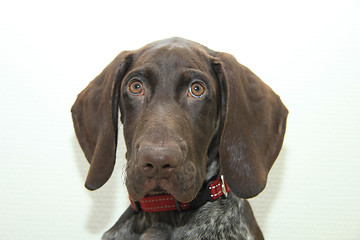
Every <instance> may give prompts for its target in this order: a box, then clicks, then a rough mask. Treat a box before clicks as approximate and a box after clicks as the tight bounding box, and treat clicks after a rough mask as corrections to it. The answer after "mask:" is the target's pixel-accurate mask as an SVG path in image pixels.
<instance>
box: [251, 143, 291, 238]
mask: <svg viewBox="0 0 360 240" xmlns="http://www.w3.org/2000/svg"><path fill="white" fill-rule="evenodd" d="M286 155H287V149H286V145H284V146H283V147H282V149H281V152H280V155H279V157H278V158H277V160H276V161H275V163H274V165H273V167H272V168H271V171H270V173H269V176H268V182H267V186H266V188H265V189H264V191H263V192H262V193H260V195H258V196H257V197H255V198H253V199H250V201H249V202H250V204H251V207H252V209H253V211H254V215H255V218H256V221H257V222H258V224H259V226H260V228H261V230H262V231H263V233H265V232H266V223H267V219H268V217H269V215H270V214H271V210H272V206H273V205H274V203H275V202H276V201H277V200H278V197H279V194H280V191H281V187H282V183H283V179H284V175H285V168H286V161H288V160H289V159H286ZM265 238H266V236H265Z"/></svg>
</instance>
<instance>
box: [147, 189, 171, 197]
mask: <svg viewBox="0 0 360 240" xmlns="http://www.w3.org/2000/svg"><path fill="white" fill-rule="evenodd" d="M167 194H169V193H168V192H167V191H166V190H165V189H163V188H162V187H156V188H154V189H153V190H151V191H149V193H147V194H146V196H157V195H167Z"/></svg>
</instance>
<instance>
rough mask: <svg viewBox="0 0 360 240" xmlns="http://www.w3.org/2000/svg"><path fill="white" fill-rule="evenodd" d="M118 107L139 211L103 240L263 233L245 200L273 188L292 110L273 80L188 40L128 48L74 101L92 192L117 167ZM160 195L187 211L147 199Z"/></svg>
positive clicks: (134, 204)
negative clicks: (270, 175) (269, 186)
mask: <svg viewBox="0 0 360 240" xmlns="http://www.w3.org/2000/svg"><path fill="white" fill-rule="evenodd" d="M119 108H120V112H121V122H122V123H123V126H124V138H125V142H126V147H127V153H126V159H127V168H126V175H127V179H126V186H127V189H128V192H129V196H130V198H131V200H132V208H129V209H128V210H127V211H126V213H125V214H124V215H123V216H122V217H121V218H120V220H119V221H118V223H117V224H116V225H115V226H114V227H113V228H112V229H111V230H110V231H109V232H107V233H106V234H105V235H104V239H262V234H261V231H260V230H259V228H258V226H257V224H256V221H255V218H254V217H253V214H252V211H251V208H250V206H249V204H248V203H247V201H246V200H243V199H242V198H251V197H254V196H256V195H257V194H259V193H260V192H261V191H262V190H263V189H264V187H265V185H266V181H267V175H268V172H269V170H270V168H271V167H272V165H273V163H274V161H275V159H276V158H277V156H278V154H279V152H280V149H281V146H282V143H283V138H284V134H285V126H286V117H287V114H288V111H287V109H286V108H285V106H284V105H283V104H282V102H281V100H280V98H279V97H278V96H277V95H276V94H275V93H274V92H273V91H272V90H271V88H270V87H268V86H267V85H266V84H264V83H263V82H262V81H261V80H260V79H259V78H258V77H257V76H256V75H255V74H253V73H252V72H251V71H250V70H249V69H247V68H246V67H244V66H242V65H241V64H239V63H238V62H237V61H236V59H235V58H234V57H233V56H231V55H229V54H226V53H221V52H215V51H212V50H210V49H208V48H206V47H204V46H202V45H200V44H197V43H194V42H191V41H188V40H185V39H181V38H172V39H167V40H163V41H158V42H154V43H151V44H149V45H147V46H145V47H143V48H141V49H139V50H136V51H125V52H122V53H120V54H119V55H118V56H117V57H116V58H115V59H114V60H113V61H112V62H111V63H110V64H109V65H108V66H107V67H106V68H105V70H104V71H103V72H102V73H101V74H100V75H99V76H98V77H97V78H95V79H94V80H93V81H92V82H91V83H90V84H89V86H88V87H87V88H86V89H85V90H84V91H83V92H81V93H80V94H79V96H78V98H77V100H76V102H75V104H74V106H73V108H72V114H73V121H74V127H75V131H76V135H77V138H78V140H79V143H80V145H81V147H82V149H83V151H84V153H85V156H86V158H87V159H88V161H89V162H90V164H91V165H90V170H89V173H88V176H87V179H86V184H85V185H86V187H87V188H88V189H91V190H94V189H97V188H99V187H101V186H102V185H103V184H104V183H105V182H106V181H107V180H108V179H109V177H110V175H111V173H112V171H113V168H114V164H115V153H116V147H117V128H118V113H119ZM224 179H225V180H226V183H227V184H228V185H227V184H226V183H225V180H224ZM211 184H213V185H211ZM228 187H229V188H230V192H229V195H228V196H227V198H225V197H224V196H226V195H227V192H228ZM208 188H209V189H210V190H211V188H213V189H218V188H219V190H218V192H216V193H213V194H211V193H208V192H207V191H208V190H207V189H208ZM216 191H217V190H216ZM205 192H206V193H205ZM210 195H211V197H209V196H210ZM214 195H215V197H216V198H215V197H214ZM216 195H221V196H222V197H219V196H216ZM159 196H160V197H161V199H164V196H168V197H169V198H166V199H171V201H172V204H170V205H173V206H175V208H176V209H178V210H179V211H173V209H170V208H169V209H165V212H160V213H159V212H157V211H155V209H158V208H159V209H160V208H167V207H168V206H169V203H166V204H165V205H161V204H160V205H151V206H150V207H149V206H147V205H146V204H147V203H148V202H149V201H152V202H154V201H160V200H157V199H160V198H159ZM205 198H206V199H205ZM144 199H146V200H144ZM204 199H205V200H204ZM161 201H162V200H161ZM169 201H170V200H169ZM133 209H135V210H133ZM149 209H150V211H146V210H149ZM216 222H217V224H216V225H214V223H216ZM229 222H231V224H230V223H229Z"/></svg>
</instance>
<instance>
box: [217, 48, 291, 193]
mask: <svg viewBox="0 0 360 240" xmlns="http://www.w3.org/2000/svg"><path fill="white" fill-rule="evenodd" d="M214 69H215V71H216V74H217V76H218V79H219V84H220V88H221V95H222V116H221V131H222V132H221V138H220V144H219V154H220V164H221V169H222V171H223V174H224V177H225V179H226V181H227V182H228V184H229V187H230V189H231V190H232V191H233V192H234V193H235V195H237V196H239V197H241V198H251V197H254V196H256V195H258V194H259V193H260V192H261V191H262V190H263V189H264V188H265V185H266V181H267V175H268V173H269V171H270V168H271V167H272V165H273V163H274V162H275V160H276V158H277V156H278V154H279V152H280V149H281V147H282V143H283V139H284V134H285V128H286V118H287V115H288V110H287V109H286V107H285V106H284V105H283V103H282V102H281V100H280V97H279V96H278V95H276V94H275V93H274V92H273V90H272V89H271V88H270V87H269V86H267V85H266V84H265V83H263V82H262V81H261V80H260V78H258V77H257V76H256V75H255V74H254V73H252V72H251V71H250V70H249V69H248V68H246V67H245V66H242V65H241V64H239V63H238V62H237V60H236V59H235V58H234V57H233V56H232V55H230V54H227V53H219V54H218V56H217V60H216V62H214Z"/></svg>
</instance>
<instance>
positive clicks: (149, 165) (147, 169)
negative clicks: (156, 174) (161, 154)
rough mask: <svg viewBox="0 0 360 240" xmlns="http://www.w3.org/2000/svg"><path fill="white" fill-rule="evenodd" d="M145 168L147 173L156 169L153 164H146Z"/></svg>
mask: <svg viewBox="0 0 360 240" xmlns="http://www.w3.org/2000/svg"><path fill="white" fill-rule="evenodd" d="M143 168H144V170H145V171H150V170H151V169H153V168H154V166H153V165H152V164H150V163H147V164H145V165H144V166H143Z"/></svg>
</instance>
